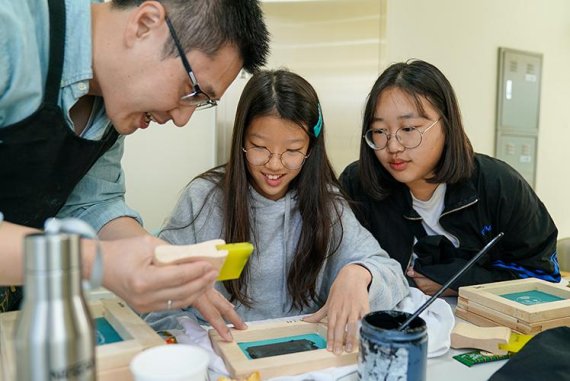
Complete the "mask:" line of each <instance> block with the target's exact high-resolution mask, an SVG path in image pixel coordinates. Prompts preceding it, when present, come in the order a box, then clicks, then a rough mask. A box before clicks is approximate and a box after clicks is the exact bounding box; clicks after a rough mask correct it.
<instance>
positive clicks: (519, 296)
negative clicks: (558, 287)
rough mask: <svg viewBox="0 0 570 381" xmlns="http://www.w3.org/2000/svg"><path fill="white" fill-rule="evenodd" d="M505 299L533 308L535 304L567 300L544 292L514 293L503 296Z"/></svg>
mask: <svg viewBox="0 0 570 381" xmlns="http://www.w3.org/2000/svg"><path fill="white" fill-rule="evenodd" d="M501 296H502V297H503V298H505V299H509V300H512V301H513V302H517V303H520V304H524V305H525V306H532V305H534V304H542V303H550V302H557V301H559V300H565V299H564V298H561V297H559V296H556V295H552V294H548V293H546V292H543V291H538V290H529V291H523V292H513V293H510V294H503V295H501Z"/></svg>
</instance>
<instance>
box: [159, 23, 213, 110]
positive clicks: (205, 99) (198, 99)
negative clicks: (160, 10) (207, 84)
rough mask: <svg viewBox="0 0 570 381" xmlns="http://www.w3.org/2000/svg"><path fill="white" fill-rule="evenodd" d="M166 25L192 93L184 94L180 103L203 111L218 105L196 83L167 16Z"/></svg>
mask: <svg viewBox="0 0 570 381" xmlns="http://www.w3.org/2000/svg"><path fill="white" fill-rule="evenodd" d="M165 20H166V25H168V30H170V35H171V36H172V39H173V40H174V45H175V46H176V50H178V55H179V56H180V59H181V60H182V65H184V69H185V70H186V73H188V77H189V78H190V84H191V85H192V92H191V93H189V94H186V95H184V96H182V98H180V102H181V103H183V104H185V105H188V106H193V107H196V109H199V110H205V109H207V108H211V107H214V106H217V105H218V101H217V100H216V99H212V98H211V97H210V96H209V95H208V94H206V93H205V92H203V91H202V89H201V88H200V85H199V84H198V81H197V80H196V76H195V75H194V72H193V71H192V67H191V66H190V62H188V59H187V58H186V53H184V49H182V45H181V44H180V40H179V39H178V35H177V34H176V31H175V30H174V26H173V25H172V23H171V22H170V19H169V18H168V16H166V17H165Z"/></svg>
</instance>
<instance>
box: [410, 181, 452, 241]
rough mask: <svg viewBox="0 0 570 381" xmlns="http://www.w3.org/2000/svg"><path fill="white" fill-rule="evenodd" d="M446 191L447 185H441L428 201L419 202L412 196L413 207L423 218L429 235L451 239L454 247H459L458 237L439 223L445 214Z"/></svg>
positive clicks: (423, 223)
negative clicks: (443, 213) (442, 214)
mask: <svg viewBox="0 0 570 381" xmlns="http://www.w3.org/2000/svg"><path fill="white" fill-rule="evenodd" d="M446 189H447V185H446V184H445V183H444V184H439V185H438V186H437V188H435V191H434V192H433V195H432V196H431V198H430V199H429V200H427V201H422V200H418V199H417V198H415V197H414V195H413V194H412V206H413V208H414V209H415V211H416V212H418V214H419V215H420V216H421V217H422V226H423V227H424V229H425V230H426V233H427V234H428V235H442V236H444V237H446V238H447V239H449V240H450V241H451V243H452V244H453V246H455V247H459V240H458V239H457V237H455V236H453V235H452V234H450V233H449V232H448V231H446V230H445V229H444V228H443V226H441V224H440V223H439V218H440V217H441V213H442V212H443V207H444V205H443V202H444V199H445V191H446ZM410 193H411V192H410Z"/></svg>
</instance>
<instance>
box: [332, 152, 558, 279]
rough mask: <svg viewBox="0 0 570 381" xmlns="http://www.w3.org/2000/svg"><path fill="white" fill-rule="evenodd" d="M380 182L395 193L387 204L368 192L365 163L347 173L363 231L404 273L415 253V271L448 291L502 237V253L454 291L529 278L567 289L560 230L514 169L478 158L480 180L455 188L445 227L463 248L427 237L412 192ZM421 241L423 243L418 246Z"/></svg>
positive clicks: (388, 180)
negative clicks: (476, 257)
mask: <svg viewBox="0 0 570 381" xmlns="http://www.w3.org/2000/svg"><path fill="white" fill-rule="evenodd" d="M379 175H380V177H381V178H382V179H383V181H385V184H386V187H388V188H389V189H390V191H389V194H388V196H387V197H386V198H384V199H383V200H381V201H378V200H374V199H372V198H371V197H370V196H369V195H368V194H367V193H366V192H365V191H364V190H363V187H362V184H361V182H360V170H359V163H358V162H354V163H352V164H350V165H349V166H348V167H346V169H345V170H344V171H343V173H342V174H341V176H340V181H341V184H342V186H343V188H344V190H345V192H346V193H347V194H348V196H350V198H352V200H353V201H354V206H355V209H356V213H357V216H358V218H359V219H360V221H361V223H362V224H363V225H364V226H366V227H367V228H368V229H369V230H370V231H371V232H372V234H373V235H374V237H376V239H377V240H378V242H380V245H381V246H382V247H383V248H384V249H385V250H386V251H387V252H388V254H390V256H391V257H392V258H394V259H396V260H398V261H399V262H400V264H401V266H402V270H405V268H406V267H407V265H408V263H409V260H410V256H411V254H412V251H413V252H415V253H416V254H417V255H418V259H417V260H416V263H415V266H414V269H415V270H416V271H417V272H419V273H421V274H423V275H425V276H426V277H428V278H430V279H432V280H433V281H435V282H437V283H439V284H443V283H445V282H446V281H447V280H448V279H449V278H451V277H452V276H453V275H454V274H455V273H456V272H457V271H459V269H460V268H461V267H463V265H465V264H466V263H467V261H469V259H471V258H472V257H473V256H474V255H475V254H476V253H477V252H478V251H479V250H480V249H481V248H483V246H485V244H487V243H488V242H489V241H490V240H491V239H492V238H493V237H494V236H495V235H497V234H498V233H500V232H504V233H505V236H504V237H503V238H502V239H501V240H500V241H499V242H498V243H497V245H495V247H494V248H492V249H491V251H490V252H489V253H488V254H486V255H485V256H484V257H483V258H482V259H480V260H479V262H478V263H477V264H475V265H474V266H473V267H472V268H471V269H470V270H468V271H467V272H466V273H465V274H463V276H462V277H461V278H460V279H458V280H457V281H456V282H455V283H454V284H453V285H452V286H451V288H453V289H457V288H459V287H460V286H466V285H472V284H480V283H489V282H497V281H502V280H510V279H516V278H528V277H536V278H541V279H544V280H548V281H551V282H558V281H560V272H559V268H558V261H557V259H556V238H557V234H558V230H557V229H556V226H555V225H554V222H553V221H552V218H551V217H550V215H549V214H548V211H547V210H546V207H545V206H544V204H543V203H542V202H541V201H540V200H539V198H538V197H537V195H536V194H535V193H534V191H533V190H532V188H531V187H530V186H529V185H528V183H527V182H526V181H525V180H524V178H522V177H521V176H520V175H519V174H518V173H517V172H516V171H515V170H514V169H513V168H511V167H510V166H509V165H507V164H506V163H504V162H502V161H500V160H497V159H494V158H492V157H489V156H486V155H482V154H476V155H475V171H474V173H473V176H472V177H471V178H470V179H469V180H466V181H462V182H460V183H457V184H448V185H447V191H446V193H445V201H444V210H443V212H442V215H441V217H440V220H439V221H440V224H441V226H442V227H443V228H444V229H445V230H446V231H447V232H449V233H450V234H452V235H453V236H455V237H457V239H458V240H459V247H458V248H455V247H453V245H452V244H451V242H450V241H449V240H448V239H447V238H445V237H443V236H427V235H426V232H425V230H424V228H423V226H422V223H421V222H422V218H421V217H420V216H419V214H418V213H417V212H416V211H415V210H414V209H413V208H412V198H411V195H410V191H409V189H408V188H407V186H406V185H404V184H401V183H399V182H397V181H395V180H394V179H393V178H392V177H391V176H390V175H389V174H388V173H386V172H385V171H383V170H382V169H379ZM414 237H416V238H418V241H417V243H416V244H415V245H414Z"/></svg>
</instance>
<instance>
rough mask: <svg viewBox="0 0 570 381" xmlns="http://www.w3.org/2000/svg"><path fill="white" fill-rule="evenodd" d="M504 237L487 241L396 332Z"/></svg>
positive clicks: (405, 326) (499, 235) (406, 326)
mask: <svg viewBox="0 0 570 381" xmlns="http://www.w3.org/2000/svg"><path fill="white" fill-rule="evenodd" d="M504 235H505V233H503V232H501V233H499V234H497V236H496V237H495V238H493V239H492V240H491V241H489V243H487V244H486V245H485V247H483V248H482V249H481V250H480V251H479V252H478V253H477V254H476V255H475V256H474V257H473V258H471V259H470V260H469V262H467V263H466V264H465V266H463V267H462V268H461V269H460V270H459V271H458V272H457V273H456V274H455V275H454V276H452V277H451V278H450V279H449V280H448V281H447V282H446V283H445V284H444V285H443V286H441V288H440V289H439V290H438V291H437V292H436V293H435V294H433V295H432V296H431V297H430V298H429V299H428V300H427V301H426V302H425V303H424V304H422V306H421V307H420V308H418V309H417V311H416V312H414V313H413V315H412V316H410V317H409V318H408V319H407V320H406V321H405V322H403V323H402V325H401V326H400V327H398V331H403V330H405V329H406V328H408V326H409V325H410V323H411V322H412V321H413V320H414V319H415V318H417V317H418V316H420V314H421V313H422V312H424V310H425V309H426V308H428V307H429V306H430V305H431V304H432V303H433V302H434V301H435V300H436V299H437V298H438V297H439V296H441V294H443V293H444V292H445V290H447V289H448V288H449V286H451V284H452V283H453V282H455V281H456V280H457V279H458V278H459V277H460V276H461V275H463V273H464V272H465V271H467V270H468V269H469V268H470V267H471V266H473V264H474V263H475V262H477V261H478V260H479V259H480V258H481V257H482V256H483V255H485V254H486V253H487V252H488V251H489V249H491V248H492V247H493V246H494V245H495V244H496V243H497V241H498V240H500V239H501V238H502V237H503V236H504Z"/></svg>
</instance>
